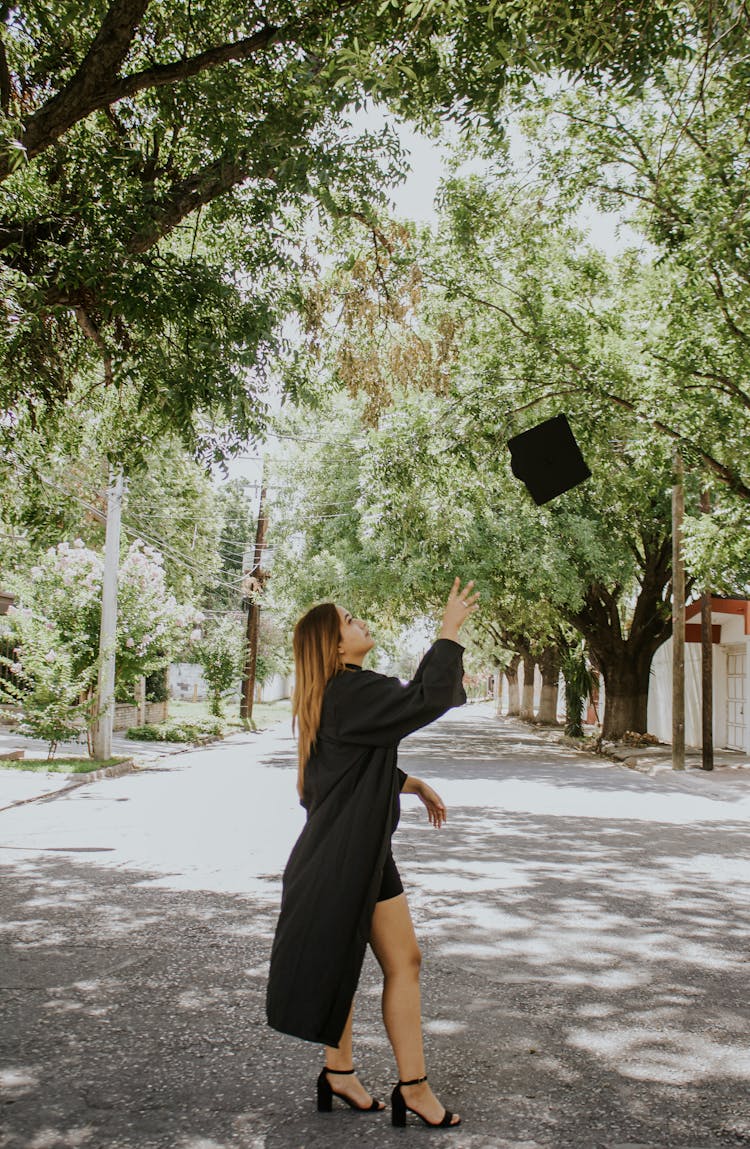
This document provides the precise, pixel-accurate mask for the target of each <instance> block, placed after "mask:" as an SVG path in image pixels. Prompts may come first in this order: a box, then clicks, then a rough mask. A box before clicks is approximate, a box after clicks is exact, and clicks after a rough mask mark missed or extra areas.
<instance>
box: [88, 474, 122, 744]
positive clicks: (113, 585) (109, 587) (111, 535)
mask: <svg viewBox="0 0 750 1149" xmlns="http://www.w3.org/2000/svg"><path fill="white" fill-rule="evenodd" d="M122 491H123V478H122V471H120V472H119V474H118V475H117V477H116V478H114V480H113V479H112V477H110V484H109V488H108V490H107V530H106V535H105V539H104V575H103V579H102V621H101V625H100V628H99V657H100V659H101V661H100V663H99V682H98V689H97V708H98V711H99V714H98V717H97V719H96V723H95V725H94V728H93V731H92V734H93V737H92V745H93V751H94V753H93V757H94V758H96V760H97V761H99V762H104V761H106V759H107V758H111V757H112V729H113V727H114V719H115V641H116V635H117V571H118V568H119V565H120V514H121V511H122Z"/></svg>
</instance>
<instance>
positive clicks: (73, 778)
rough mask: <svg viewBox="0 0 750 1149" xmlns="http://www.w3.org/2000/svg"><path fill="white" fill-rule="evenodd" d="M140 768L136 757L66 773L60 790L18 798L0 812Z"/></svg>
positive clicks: (133, 771) (56, 796)
mask: <svg viewBox="0 0 750 1149" xmlns="http://www.w3.org/2000/svg"><path fill="white" fill-rule="evenodd" d="M140 769H142V767H141V766H139V765H138V763H137V762H136V760H135V758H129V759H127V760H126V761H125V762H118V763H117V764H116V765H115V766H105V767H103V768H102V769H101V770H90V771H89V772H88V773H87V774H65V775H64V777H65V778H66V779H67V783H68V784H67V786H61V787H60V788H59V789H58V790H47V791H46V792H45V793H44V794H34V795H33V796H32V797H31V798H18V799H17V800H16V801H15V802H10V803H9V804H8V805H7V806H0V814H3V813H4V812H5V811H6V810H14V809H15V808H16V807H17V806H28V805H30V804H31V803H32V802H45V801H47V802H51V801H52V799H53V798H59V797H60V796H61V795H63V794H69V793H70V791H71V790H77V789H78V787H79V786H85V785H86V783H87V782H100V781H102V779H104V778H120V777H122V776H123V775H124V774H134V773H135V772H136V771H138V770H140Z"/></svg>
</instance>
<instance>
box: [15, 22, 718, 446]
mask: <svg viewBox="0 0 750 1149" xmlns="http://www.w3.org/2000/svg"><path fill="white" fill-rule="evenodd" d="M709 11H710V9H709ZM0 18H1V19H2V38H1V39H0V114H1V122H0V141H1V143H2V148H1V149H0V178H3V181H4V182H3V183H2V190H1V191H0V251H2V255H3V264H2V268H1V269H0V270H1V273H2V282H3V288H4V291H3V298H4V301H5V302H4V304H3V306H4V310H5V317H6V320H7V322H6V324H4V325H3V340H2V345H0V364H1V365H2V379H3V387H2V393H1V394H2V398H3V405H4V406H7V407H10V408H14V407H15V408H21V409H28V411H29V412H30V413H31V415H32V416H33V418H34V419H35V420H37V421H40V420H42V419H43V418H44V417H45V415H46V413H47V412H48V411H50V410H54V409H55V408H56V407H57V406H58V405H59V404H60V403H61V402H63V401H64V400H65V398H66V397H68V396H69V395H70V394H71V392H72V390H73V389H74V388H75V386H76V384H77V383H78V382H79V381H80V380H82V379H83V380H85V382H86V385H87V386H88V387H90V388H97V387H101V388H104V389H107V390H113V389H114V390H117V391H118V392H119V393H121V394H123V395H125V396H126V397H127V398H128V399H129V400H132V402H133V403H134V404H135V405H136V406H137V407H138V410H139V411H140V412H143V413H147V414H148V416H149V417H150V420H151V423H152V425H153V428H155V429H157V430H158V429H160V428H161V429H164V428H170V429H173V430H176V431H177V432H178V433H179V434H180V435H181V436H182V437H183V439H184V441H185V443H186V444H187V445H188V446H189V447H190V449H191V450H194V451H198V452H202V453H205V454H206V455H207V456H209V457H212V456H221V455H223V454H224V453H225V452H226V451H229V450H231V449H232V448H233V447H236V445H237V444H238V443H239V442H241V441H244V440H246V439H247V438H248V436H252V435H257V434H259V433H260V432H261V431H262V429H263V426H264V421H265V409H264V392H265V386H266V380H267V375H268V370H269V362H270V361H271V360H272V359H274V360H275V359H276V358H278V357H279V355H280V353H281V352H282V351H283V338H282V336H281V334H280V332H281V330H282V323H283V320H284V318H285V317H286V316H287V315H288V314H289V313H290V311H293V310H294V309H295V308H296V306H297V304H298V299H297V298H296V294H295V293H296V283H297V278H298V275H297V273H298V270H299V266H300V264H301V263H302V262H303V261H304V255H303V254H301V249H302V244H301V236H302V233H303V228H304V224H305V220H306V217H307V215H308V214H309V212H310V210H311V209H312V208H313V207H315V206H317V207H319V208H320V209H321V210H322V211H323V212H324V213H325V215H326V216H327V217H328V218H329V219H336V218H340V217H341V216H353V215H359V216H363V217H365V218H371V217H372V208H373V206H374V205H375V204H376V203H377V201H378V199H379V198H380V199H381V200H382V190H383V188H384V187H387V186H388V185H389V183H392V182H393V180H394V179H395V178H397V176H398V172H399V170H400V165H399V162H398V159H397V156H396V151H397V149H396V147H395V144H394V141H393V138H392V137H391V136H389V135H388V134H385V135H384V136H381V137H380V138H378V139H375V138H372V137H371V136H368V135H367V134H363V135H360V137H359V138H358V139H356V140H355V139H353V138H352V136H351V134H349V135H347V119H346V114H347V109H348V108H349V107H351V106H352V104H359V103H361V102H362V101H363V100H364V99H365V98H366V97H367V96H371V97H373V98H375V99H378V100H381V101H383V102H385V103H387V104H389V105H390V106H391V107H393V108H394V109H395V110H396V111H397V112H399V113H400V114H402V115H411V116H417V117H421V119H422V121H424V122H426V123H431V124H434V123H435V122H436V121H437V120H438V119H439V117H441V116H453V117H455V118H457V119H458V120H459V121H460V122H463V123H465V124H468V123H470V122H471V121H472V119H474V118H476V117H483V118H485V119H487V120H488V121H491V122H498V121H499V120H500V119H501V118H502V99H503V94H504V92H505V91H506V89H508V88H509V87H510V86H514V85H515V86H517V85H520V84H522V83H523V82H524V81H525V80H526V79H528V77H529V76H530V75H534V74H537V73H539V72H547V71H550V70H554V69H561V70H563V71H565V72H566V73H569V74H572V75H576V76H580V77H584V78H586V79H587V80H588V81H590V82H595V81H597V80H598V81H600V82H603V83H604V84H606V85H607V86H609V85H610V84H611V83H615V84H622V85H631V86H632V85H637V84H639V83H642V81H643V79H644V78H645V77H646V76H647V75H648V74H649V71H650V70H651V69H652V68H653V67H654V66H655V64H656V63H657V62H658V61H660V60H663V59H665V58H668V57H670V56H671V55H672V54H674V53H675V52H676V53H678V54H679V53H680V52H681V51H683V50H684V46H685V44H686V43H687V42H688V41H689V40H690V38H691V37H694V36H695V35H696V31H697V30H699V29H700V28H701V27H702V26H703V24H704V23H705V21H706V14H705V12H704V9H703V5H702V4H700V3H696V4H695V5H694V6H692V7H689V6H685V5H684V4H682V3H678V2H677V0H666V2H665V0H639V2H638V3H636V4H633V5H630V6H623V5H622V4H621V3H619V0H605V2H603V3H601V4H598V5H596V6H595V7H593V8H592V7H587V8H584V9H582V10H581V13H580V14H578V13H576V12H572V11H571V8H570V6H569V5H568V4H559V5H552V7H550V5H549V3H542V2H541V0H525V2H523V3H521V4H518V5H515V6H514V7H513V8H512V9H510V10H509V9H508V7H507V5H506V4H504V3H500V2H499V0H498V2H496V3H491V4H489V5H487V4H479V3H474V2H464V3H460V4H454V3H447V2H446V3H437V2H435V0H412V2H410V3H407V4H400V3H395V2H390V3H388V2H386V3H383V2H381V0H369V2H367V0H365V2H347V3H344V4H341V3H339V2H336V3H330V2H328V0H310V2H306V3H303V4H290V3H287V2H286V0H280V2H278V3H274V4H267V3H264V4H262V5H259V6H256V7H255V8H254V9H252V10H251V11H250V12H248V11H246V10H245V9H238V8H237V5H235V4H230V3H229V2H228V0H219V2H218V3H212V4H211V5H209V6H205V5H202V4H198V5H195V4H192V5H189V6H187V7H185V5H184V4H181V3H176V2H174V0H167V2H165V3H162V4H159V5H157V4H155V3H153V2H149V0H112V2H111V3H110V4H109V5H108V6H106V7H105V5H104V3H103V0H99V2H97V3H95V4H86V5H83V4H78V3H73V4H70V3H62V2H60V0H48V2H47V3H45V4H44V5H41V6H40V5H35V6H32V7H31V8H29V7H28V6H27V7H26V8H24V9H23V10H20V9H18V8H12V7H11V6H9V5H3V6H2V7H1V8H0ZM290 372H291V373H290V375H289V376H288V385H289V386H290V387H291V388H294V387H298V386H299V385H300V380H299V378H298V377H297V376H296V374H295V364H294V363H292V364H290ZM208 421H213V423H214V424H215V425H216V426H215V429H214V431H213V432H211V431H210V430H209V429H208V426H207V422H208ZM4 431H5V434H6V437H7V436H8V435H9V434H10V433H11V432H12V427H10V428H8V427H7V426H6V427H5V428H4Z"/></svg>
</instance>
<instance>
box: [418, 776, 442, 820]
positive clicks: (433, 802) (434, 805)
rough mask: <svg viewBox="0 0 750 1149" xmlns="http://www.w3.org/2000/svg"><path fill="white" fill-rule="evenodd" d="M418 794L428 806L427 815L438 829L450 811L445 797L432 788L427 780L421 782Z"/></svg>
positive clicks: (421, 800)
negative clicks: (446, 805)
mask: <svg viewBox="0 0 750 1149" xmlns="http://www.w3.org/2000/svg"><path fill="white" fill-rule="evenodd" d="M417 794H418V796H419V800H420V802H423V803H424V805H425V806H426V807H427V817H428V818H429V821H430V825H432V826H434V827H435V829H436V830H439V829H440V827H441V826H442V825H443V823H444V822H445V821H446V820H447V818H448V812H447V810H446V808H445V803H444V802H443V799H442V798H441V797H440V795H439V794H437V793H436V792H435V791H434V790H433V789H432V786H428V785H427V783H426V782H421V783H420V787H419V790H418V791H417Z"/></svg>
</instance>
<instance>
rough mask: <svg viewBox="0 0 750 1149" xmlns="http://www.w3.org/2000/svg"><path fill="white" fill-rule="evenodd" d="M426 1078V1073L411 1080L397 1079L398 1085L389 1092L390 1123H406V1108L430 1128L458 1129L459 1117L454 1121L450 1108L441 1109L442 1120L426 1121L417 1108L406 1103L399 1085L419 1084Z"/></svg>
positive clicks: (402, 1124)
mask: <svg viewBox="0 0 750 1149" xmlns="http://www.w3.org/2000/svg"><path fill="white" fill-rule="evenodd" d="M426 1080H427V1075H426V1074H425V1076H424V1077H415V1078H414V1080H413V1081H399V1083H398V1085H397V1086H396V1088H395V1089H394V1090H393V1093H392V1094H391V1124H392V1125H396V1126H398V1127H399V1128H401V1127H403V1126H404V1125H406V1113H407V1110H408V1112H409V1113H413V1114H414V1116H415V1117H418V1118H419V1120H420V1121H423V1122H424V1124H425V1125H428V1126H429V1127H430V1129H458V1127H459V1125H460V1124H461V1118H460V1117H459V1119H458V1121H454V1120H453V1114H452V1113H451V1111H450V1109H444V1110H443V1116H442V1120H440V1121H428V1120H427V1118H426V1117H423V1116H422V1114H421V1113H420V1112H419V1111H418V1110H417V1109H412V1107H411V1105H407V1104H406V1101H405V1100H404V1095H403V1093H402V1092H401V1086H402V1085H421V1084H422V1082H423V1081H426Z"/></svg>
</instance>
